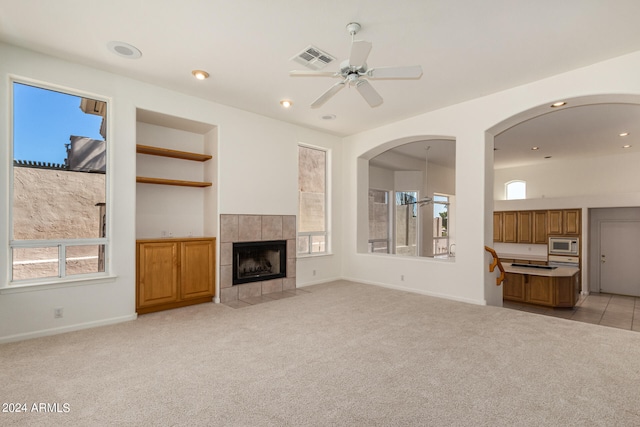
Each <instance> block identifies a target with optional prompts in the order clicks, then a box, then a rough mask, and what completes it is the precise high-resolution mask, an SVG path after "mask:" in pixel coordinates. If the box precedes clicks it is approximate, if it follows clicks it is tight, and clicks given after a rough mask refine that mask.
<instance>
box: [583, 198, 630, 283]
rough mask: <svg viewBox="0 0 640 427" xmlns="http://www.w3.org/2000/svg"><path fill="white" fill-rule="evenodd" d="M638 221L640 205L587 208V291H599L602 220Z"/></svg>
mask: <svg viewBox="0 0 640 427" xmlns="http://www.w3.org/2000/svg"><path fill="white" fill-rule="evenodd" d="M637 221H640V207H623V208H590V209H589V236H590V239H589V247H588V255H587V256H588V259H589V264H588V265H589V271H588V273H589V289H588V291H589V292H598V293H599V292H600V266H601V264H600V249H601V245H600V232H601V225H602V223H603V222H637Z"/></svg>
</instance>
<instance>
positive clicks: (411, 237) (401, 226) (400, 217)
mask: <svg viewBox="0 0 640 427" xmlns="http://www.w3.org/2000/svg"><path fill="white" fill-rule="evenodd" d="M395 194H396V212H395V223H396V227H395V232H396V247H395V253H396V254H398V255H408V256H416V255H418V192H417V191H396V192H395Z"/></svg>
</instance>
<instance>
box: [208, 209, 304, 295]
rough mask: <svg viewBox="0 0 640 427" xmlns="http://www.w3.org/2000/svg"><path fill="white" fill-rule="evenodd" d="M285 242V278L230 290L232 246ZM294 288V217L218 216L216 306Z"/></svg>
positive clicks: (237, 286)
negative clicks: (218, 295) (276, 241)
mask: <svg viewBox="0 0 640 427" xmlns="http://www.w3.org/2000/svg"><path fill="white" fill-rule="evenodd" d="M263 240H286V241H287V277H284V278H280V279H274V280H266V281H263V282H253V283H244V284H241V285H236V286H233V243H235V242H254V241H263ZM295 288H296V216H295V215H230V214H223V215H220V302H221V303H223V304H224V303H227V302H231V301H236V300H239V299H240V300H242V299H249V298H255V297H260V296H262V295H264V294H270V293H274V292H282V291H286V290H290V289H295Z"/></svg>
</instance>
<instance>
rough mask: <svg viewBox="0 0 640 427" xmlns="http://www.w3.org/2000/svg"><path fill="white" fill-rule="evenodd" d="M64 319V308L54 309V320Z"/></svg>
mask: <svg viewBox="0 0 640 427" xmlns="http://www.w3.org/2000/svg"><path fill="white" fill-rule="evenodd" d="M62 317H64V308H62V307H57V308H54V309H53V318H54V319H61V318H62Z"/></svg>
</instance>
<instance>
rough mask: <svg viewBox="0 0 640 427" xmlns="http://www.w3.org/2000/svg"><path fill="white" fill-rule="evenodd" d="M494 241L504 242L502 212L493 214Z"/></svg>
mask: <svg viewBox="0 0 640 427" xmlns="http://www.w3.org/2000/svg"><path fill="white" fill-rule="evenodd" d="M493 241H494V242H502V241H503V237H502V212H494V213H493Z"/></svg>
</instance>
